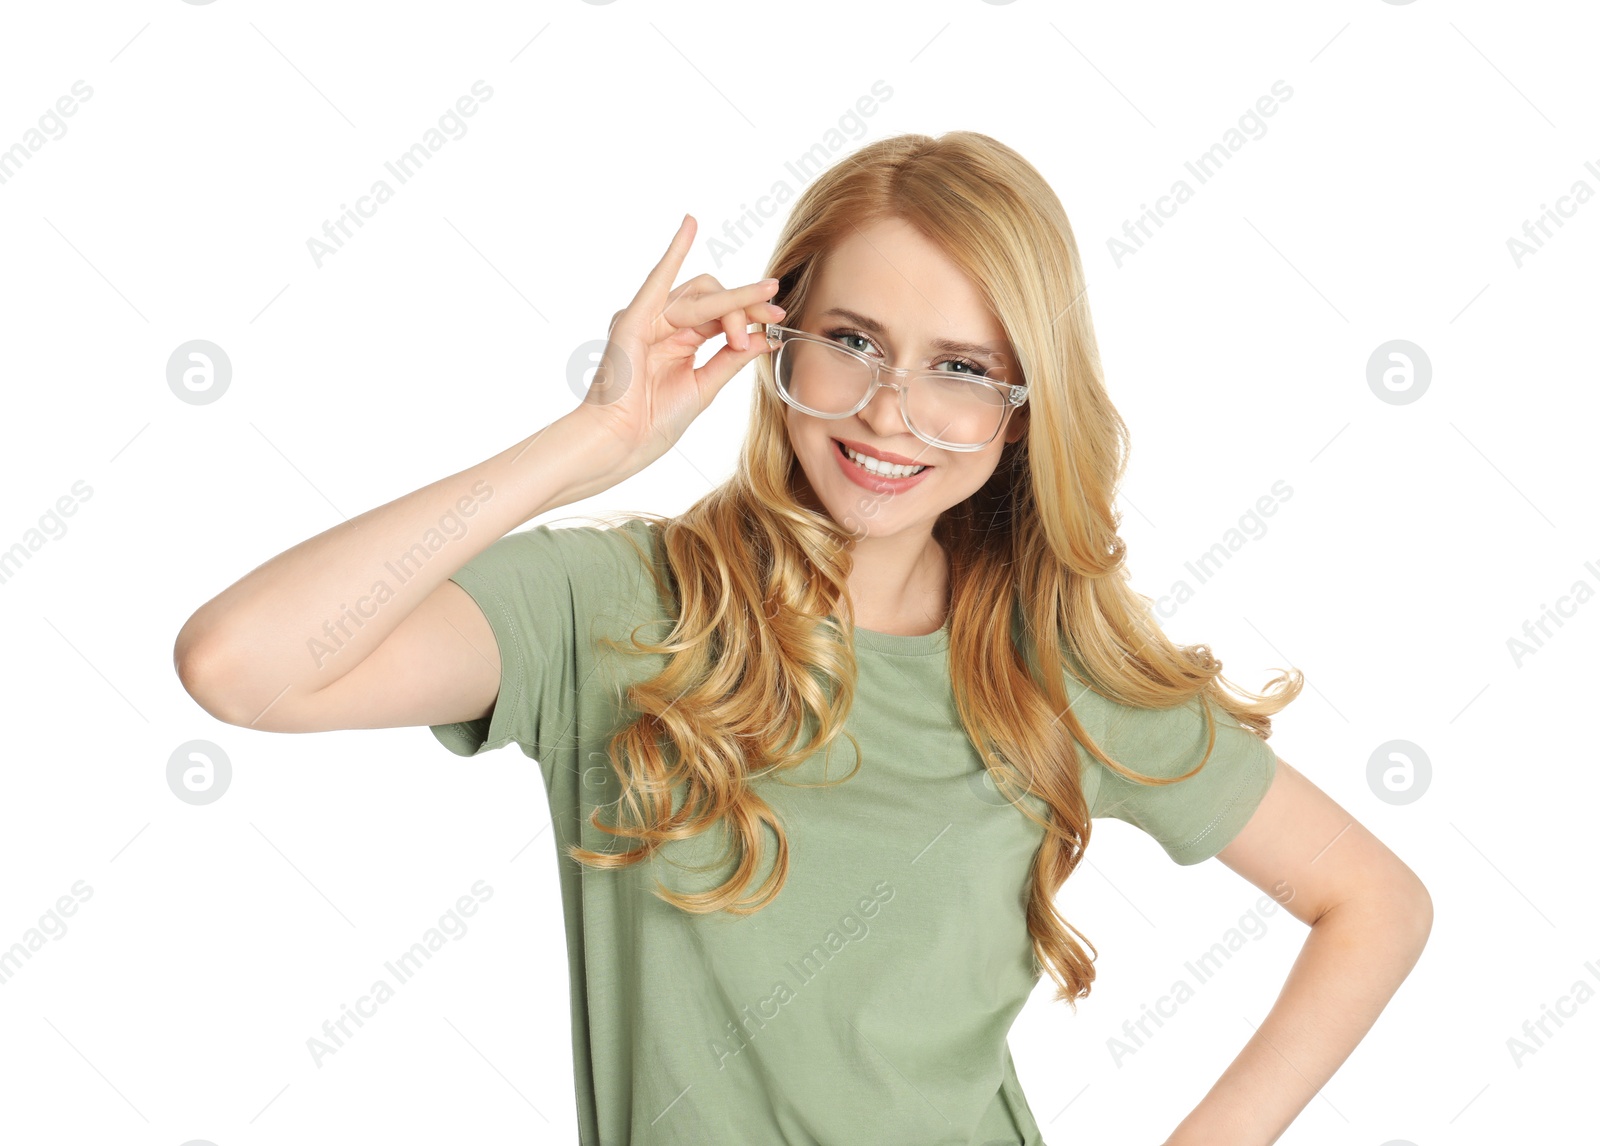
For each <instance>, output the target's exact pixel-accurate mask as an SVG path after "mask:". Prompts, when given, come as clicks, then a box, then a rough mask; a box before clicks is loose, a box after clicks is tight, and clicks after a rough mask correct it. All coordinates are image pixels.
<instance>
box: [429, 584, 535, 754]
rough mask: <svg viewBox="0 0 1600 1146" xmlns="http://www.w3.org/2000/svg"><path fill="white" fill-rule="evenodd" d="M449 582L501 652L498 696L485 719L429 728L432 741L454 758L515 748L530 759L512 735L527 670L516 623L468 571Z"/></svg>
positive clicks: (493, 590)
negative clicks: (472, 604)
mask: <svg viewBox="0 0 1600 1146" xmlns="http://www.w3.org/2000/svg"><path fill="white" fill-rule="evenodd" d="M450 580H452V581H454V582H455V583H456V584H457V585H459V586H461V588H463V589H464V590H466V592H467V594H468V595H469V596H471V597H472V599H473V600H474V601H476V602H477V604H478V608H479V609H481V610H482V611H483V616H484V619H485V620H487V621H488V622H489V628H490V630H492V631H493V633H494V639H495V644H496V645H497V646H498V647H499V650H500V693H499V695H498V696H497V697H496V698H495V702H494V709H493V711H491V712H490V713H489V715H488V716H486V717H481V718H479V719H477V720H462V721H456V722H455V723H452V724H431V725H429V726H428V730H429V731H430V732H432V733H433V735H434V738H435V739H437V740H438V741H439V743H440V744H443V745H444V746H445V747H446V748H448V749H449V750H450V751H451V752H453V753H455V754H456V755H457V756H479V755H482V754H483V753H485V752H493V751H494V750H495V749H497V748H504V747H505V746H506V745H507V744H511V743H516V744H518V745H519V746H520V747H521V748H522V750H523V752H524V753H528V754H530V755H531V752H530V750H529V748H528V746H527V745H525V744H523V743H522V742H521V741H520V740H519V739H518V738H517V736H516V733H515V731H514V720H515V714H516V713H517V712H518V711H519V710H520V709H521V708H522V707H525V706H526V704H527V679H528V678H527V668H526V666H525V665H524V664H523V662H522V646H521V644H520V643H519V642H518V641H517V639H516V621H515V616H514V614H513V613H512V611H511V606H510V605H509V603H508V602H507V601H506V599H505V597H504V596H502V595H501V593H500V591H499V590H498V589H496V588H495V587H494V585H493V584H492V583H491V582H490V581H488V580H486V579H485V578H484V577H483V576H482V575H481V574H479V573H478V572H476V571H475V570H473V569H472V568H470V567H463V568H461V569H458V570H456V572H455V573H453V574H451V575H450Z"/></svg>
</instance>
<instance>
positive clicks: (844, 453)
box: [829, 438, 934, 473]
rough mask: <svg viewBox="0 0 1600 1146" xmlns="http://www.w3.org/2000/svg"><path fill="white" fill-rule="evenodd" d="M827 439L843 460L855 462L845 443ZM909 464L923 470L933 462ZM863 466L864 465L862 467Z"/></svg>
mask: <svg viewBox="0 0 1600 1146" xmlns="http://www.w3.org/2000/svg"><path fill="white" fill-rule="evenodd" d="M829 441H831V442H832V443H833V448H834V449H835V450H837V451H838V453H839V456H840V457H842V458H843V459H844V460H845V461H847V462H850V463H851V464H852V465H854V464H855V459H854V458H852V457H851V456H850V451H849V450H847V449H846V448H845V444H844V443H843V442H841V441H840V440H839V439H838V438H830V439H829ZM884 464H886V465H902V464H904V463H901V462H886V463H884ZM911 464H912V465H916V466H921V467H922V468H923V469H925V470H931V469H933V468H934V467H933V464H932V463H931V462H912V463H911ZM863 468H865V467H863ZM867 472H868V473H871V472H872V471H871V470H868V471H867Z"/></svg>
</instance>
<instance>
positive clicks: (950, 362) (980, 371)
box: [940, 358, 989, 378]
mask: <svg viewBox="0 0 1600 1146" xmlns="http://www.w3.org/2000/svg"><path fill="white" fill-rule="evenodd" d="M940 365H941V366H959V367H961V369H960V370H952V371H950V373H951V374H966V375H969V376H970V377H973V378H987V377H988V376H989V371H988V370H987V369H985V368H984V367H982V366H979V365H978V364H977V363H976V362H968V361H967V360H966V359H965V358H950V359H946V360H945V361H944V362H942V363H940Z"/></svg>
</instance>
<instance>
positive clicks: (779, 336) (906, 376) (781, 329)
mask: <svg viewBox="0 0 1600 1146" xmlns="http://www.w3.org/2000/svg"><path fill="white" fill-rule="evenodd" d="M762 327H763V333H764V334H765V336H766V339H767V343H768V345H769V346H771V347H772V349H773V350H774V351H775V352H776V351H781V350H782V349H783V344H784V343H786V342H796V341H799V342H819V343H821V344H822V345H824V346H829V347H832V348H833V349H834V350H837V351H839V352H840V353H841V354H848V355H850V357H852V358H855V359H856V360H858V361H859V362H861V363H862V365H864V366H866V367H868V368H869V369H870V370H871V371H872V383H871V385H869V386H868V387H867V392H866V393H865V394H864V395H863V396H862V398H861V401H860V402H858V403H857V404H856V405H855V406H854V407H853V408H852V409H849V410H846V411H845V412H844V413H842V414H824V413H821V412H819V411H817V410H813V409H811V408H810V407H808V406H802V405H801V404H800V403H798V402H796V401H795V400H794V399H793V398H791V397H789V395H787V394H785V393H784V392H783V387H782V386H780V385H779V384H778V371H777V369H776V359H774V360H773V362H774V369H773V370H772V388H773V390H775V391H776V392H777V394H778V397H779V398H781V399H783V401H784V402H786V403H788V404H789V405H790V406H793V407H794V408H795V409H796V410H799V411H800V412H801V413H802V414H810V415H811V416H812V417H814V418H827V419H830V420H837V419H839V418H848V417H850V416H851V415H852V414H858V413H860V412H861V411H862V410H864V409H866V408H867V404H868V403H870V402H871V401H872V399H873V398H874V397H875V396H876V395H877V393H878V390H879V388H880V387H883V386H888V387H890V388H891V389H893V390H895V391H896V392H898V394H899V395H900V420H901V421H903V422H904V423H905V424H906V429H908V430H910V431H911V432H912V433H913V434H915V435H916V436H917V437H918V438H920V439H921V440H922V441H924V442H926V443H927V444H928V445H930V446H933V447H934V448H935V449H940V450H954V451H957V452H959V453H971V452H972V451H974V450H981V449H983V448H984V447H985V446H987V445H988V444H989V443H990V442H992V441H994V440H995V438H996V437H997V436H998V435H999V433H1000V431H1001V430H1002V429H1004V428H1005V425H1006V422H1007V420H1008V419H1009V418H1010V415H1011V412H1012V411H1013V410H1015V409H1016V408H1017V407H1018V406H1021V405H1022V404H1023V403H1024V402H1026V401H1027V400H1028V387H1027V386H1026V385H1024V384H1022V383H1017V382H995V381H992V380H990V379H987V378H979V377H977V376H976V375H973V376H972V381H974V382H981V383H983V384H984V385H986V386H992V387H993V388H994V389H996V390H998V391H1000V393H1001V394H1003V395H1004V396H1005V399H1006V409H1005V413H1003V414H1002V415H1001V417H1000V423H999V425H997V426H995V428H994V433H993V434H990V435H989V436H988V437H987V438H986V439H984V440H983V441H981V442H977V443H972V444H967V443H950V442H943V441H939V440H938V439H935V438H930V437H928V435H926V434H924V433H921V432H920V431H919V430H918V429H917V428H916V427H915V426H913V425H912V424H911V416H910V411H909V410H907V408H906V386H907V383H909V382H910V381H911V380H912V379H913V378H919V377H921V376H922V375H924V374H932V375H934V376H935V377H944V378H949V377H950V375H949V374H941V372H940V371H937V370H927V369H920V370H912V369H910V368H909V367H894V366H887V365H885V364H884V363H883V362H881V361H880V360H878V359H876V358H872V357H869V356H868V355H865V354H863V353H861V352H860V351H859V350H851V349H850V348H849V347H848V346H841V345H839V343H838V341H837V340H835V339H832V338H824V337H823V336H822V335H820V334H812V333H811V332H810V331H809V330H797V329H796V328H794V327H792V326H782V325H780V324H778V323H776V322H767V323H763V324H762ZM885 374H889V375H892V376H894V377H895V378H898V379H900V381H898V382H887V381H885V380H884V377H883V376H884V375H885ZM963 377H965V376H964V375H963Z"/></svg>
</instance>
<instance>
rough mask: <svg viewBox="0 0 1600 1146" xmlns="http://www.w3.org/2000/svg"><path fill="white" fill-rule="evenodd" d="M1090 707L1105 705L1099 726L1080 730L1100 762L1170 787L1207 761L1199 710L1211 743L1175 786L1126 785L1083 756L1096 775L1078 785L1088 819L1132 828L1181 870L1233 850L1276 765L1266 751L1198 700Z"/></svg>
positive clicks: (1089, 725) (1274, 755)
mask: <svg viewBox="0 0 1600 1146" xmlns="http://www.w3.org/2000/svg"><path fill="white" fill-rule="evenodd" d="M1097 699H1100V700H1101V702H1102V703H1103V704H1104V705H1105V708H1104V710H1103V713H1102V718H1101V720H1100V721H1094V722H1088V723H1086V725H1085V727H1086V728H1087V729H1088V730H1089V731H1090V734H1091V735H1093V736H1095V738H1096V740H1097V741H1098V742H1099V744H1100V747H1101V749H1102V750H1104V752H1105V753H1106V755H1108V756H1110V757H1111V759H1113V760H1115V761H1116V762H1117V763H1118V764H1120V765H1122V766H1123V767H1124V768H1127V769H1129V770H1130V771H1133V772H1137V773H1139V774H1140V775H1143V776H1156V777H1161V778H1166V779H1170V778H1173V777H1177V776H1182V775H1183V774H1184V773H1185V772H1188V771H1189V770H1190V769H1192V768H1193V767H1194V766H1195V765H1196V764H1198V763H1200V761H1201V759H1202V758H1203V757H1204V756H1205V753H1206V721H1205V716H1204V707H1203V706H1205V707H1210V709H1211V712H1212V716H1213V718H1214V719H1215V721H1216V733H1217V739H1216V744H1215V745H1214V746H1213V747H1212V750H1211V756H1210V759H1208V760H1206V763H1205V766H1204V767H1203V768H1201V769H1200V771H1199V772H1197V773H1195V774H1194V775H1193V776H1191V777H1189V778H1188V779H1187V780H1180V781H1179V782H1178V783H1176V784H1163V785H1147V784H1139V783H1137V782H1136V781H1133V780H1128V779H1125V778H1124V777H1122V776H1119V775H1118V774H1117V773H1115V772H1113V771H1112V770H1111V769H1109V768H1107V767H1106V766H1105V765H1103V764H1101V763H1100V762H1099V761H1098V760H1095V759H1094V758H1093V757H1092V756H1088V753H1087V751H1086V750H1083V756H1084V759H1085V764H1086V766H1087V767H1089V768H1090V769H1092V770H1093V771H1094V772H1096V773H1097V775H1095V776H1093V777H1091V778H1089V781H1090V782H1088V783H1086V784H1085V791H1086V793H1088V794H1089V798H1090V809H1089V814H1090V816H1091V817H1092V818H1100V817H1105V816H1109V817H1111V818H1113V819H1118V820H1122V821H1124V822H1125V823H1129V824H1132V825H1133V826H1134V827H1136V828H1138V829H1140V830H1141V831H1143V832H1145V833H1146V834H1148V835H1150V836H1151V837H1153V838H1154V839H1155V840H1156V842H1157V843H1159V844H1160V845H1161V847H1162V848H1163V849H1165V851H1166V853H1167V855H1168V856H1170V857H1171V858H1172V860H1173V862H1175V863H1179V864H1184V865H1188V864H1197V863H1200V862H1202V861H1203V860H1208V859H1210V858H1211V857H1212V856H1214V855H1216V854H1217V853H1218V852H1220V851H1221V850H1222V849H1223V848H1225V847H1227V846H1228V845H1229V844H1230V843H1232V842H1233V839H1234V837H1235V836H1237V835H1238V834H1239V832H1240V831H1242V830H1243V828H1244V826H1245V824H1246V823H1248V822H1249V820H1250V817H1251V816H1252V815H1253V814H1254V813H1255V810H1256V808H1257V807H1258V806H1259V805H1260V803H1261V801H1262V798H1263V797H1265V796H1266V794H1267V789H1268V788H1269V787H1271V786H1272V779H1273V776H1274V775H1275V774H1276V772H1277V765H1278V756H1277V753H1276V752H1274V751H1273V749H1272V746H1271V745H1270V744H1268V743H1267V742H1266V741H1265V740H1263V739H1261V737H1259V736H1257V735H1256V734H1255V732H1254V731H1253V730H1251V729H1250V728H1249V727H1247V726H1246V725H1244V724H1241V723H1240V722H1239V721H1237V720H1236V719H1234V718H1233V717H1232V716H1230V715H1229V714H1228V713H1227V712H1225V711H1223V710H1222V709H1220V708H1218V707H1217V706H1215V705H1214V704H1207V703H1206V702H1204V701H1203V699H1202V698H1200V697H1195V698H1194V699H1192V700H1190V701H1188V702H1187V703H1185V704H1181V705H1176V706H1173V707H1170V708H1156V709H1152V708H1134V707H1131V706H1127V705H1121V704H1116V703H1113V702H1111V701H1104V700H1103V698H1097ZM1096 723H1098V724H1099V725H1100V728H1099V732H1098V734H1097V733H1096V731H1095V729H1094V727H1093V724H1096Z"/></svg>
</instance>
